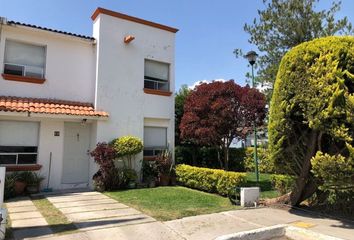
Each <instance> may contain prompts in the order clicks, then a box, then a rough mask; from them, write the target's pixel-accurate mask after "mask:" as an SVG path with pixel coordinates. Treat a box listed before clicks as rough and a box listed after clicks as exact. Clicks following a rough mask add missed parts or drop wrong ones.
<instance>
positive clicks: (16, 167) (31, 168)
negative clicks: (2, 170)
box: [4, 164, 42, 172]
mask: <svg viewBox="0 0 354 240" xmlns="http://www.w3.org/2000/svg"><path fill="white" fill-rule="evenodd" d="M4 167H6V172H19V171H38V170H39V169H41V168H42V165H40V164H28V165H7V166H6V165H5V166H4Z"/></svg>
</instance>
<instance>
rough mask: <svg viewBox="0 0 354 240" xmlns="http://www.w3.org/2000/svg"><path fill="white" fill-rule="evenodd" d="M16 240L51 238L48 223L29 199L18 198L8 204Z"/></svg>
mask: <svg viewBox="0 0 354 240" xmlns="http://www.w3.org/2000/svg"><path fill="white" fill-rule="evenodd" d="M6 208H7V210H8V214H9V217H10V220H11V226H12V231H13V236H14V238H15V239H24V238H31V237H38V236H48V235H49V236H50V235H51V234H52V231H51V230H50V228H49V227H48V223H47V221H46V220H45V219H44V217H43V216H42V214H41V213H40V212H39V211H38V209H37V208H36V207H35V206H34V204H33V203H32V201H31V200H30V199H29V198H28V197H24V198H16V199H14V200H12V201H9V202H7V203H6Z"/></svg>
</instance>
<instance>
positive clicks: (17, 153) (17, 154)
mask: <svg viewBox="0 0 354 240" xmlns="http://www.w3.org/2000/svg"><path fill="white" fill-rule="evenodd" d="M1 121H4V122H9V121H11V120H0V122H1ZM11 122H35V123H37V124H38V130H37V141H36V145H35V146H23V145H16V146H15V145H12V146H7V145H5V146H4V147H36V152H0V155H1V156H4V155H8V156H16V162H15V163H10V164H0V166H28V165H35V164H37V163H38V151H39V150H38V149H39V137H40V128H41V123H40V122H36V121H11ZM19 155H36V161H35V162H34V163H20V164H19V163H18V158H19Z"/></svg>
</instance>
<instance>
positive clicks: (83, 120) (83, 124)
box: [81, 118, 87, 126]
mask: <svg viewBox="0 0 354 240" xmlns="http://www.w3.org/2000/svg"><path fill="white" fill-rule="evenodd" d="M86 122H87V119H86V118H84V119H82V120H81V125H82V126H85V125H86Z"/></svg>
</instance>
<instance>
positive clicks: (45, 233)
mask: <svg viewBox="0 0 354 240" xmlns="http://www.w3.org/2000/svg"><path fill="white" fill-rule="evenodd" d="M46 198H47V199H48V200H49V201H50V202H51V203H52V204H53V205H54V206H55V207H56V208H58V209H59V210H60V211H61V212H62V213H63V214H64V215H65V216H66V217H67V218H68V219H69V220H70V221H72V222H73V224H75V226H76V227H77V228H78V231H79V232H77V233H73V234H64V235H53V234H52V232H51V230H50V228H49V227H50V226H48V224H47V222H46V221H45V219H44V218H43V216H42V215H41V214H40V213H39V211H38V210H37V208H36V207H35V206H34V205H33V203H32V201H31V200H30V199H29V198H22V199H16V200H15V201H12V202H8V203H7V204H6V205H7V208H8V209H9V212H10V219H11V221H12V227H13V235H14V237H15V239H33V238H36V237H40V239H52V240H54V239H58V240H59V239H63V240H64V239H75V240H83V239H100V240H103V239H137V240H140V239H141V240H145V239H161V240H172V239H183V238H181V237H180V236H178V234H176V233H175V232H174V231H172V230H171V229H170V228H169V227H167V226H165V225H164V224H162V223H161V222H158V221H156V220H155V219H154V218H152V217H150V216H147V215H145V214H142V213H141V212H140V211H138V210H135V209H133V208H131V207H128V206H127V205H124V204H122V203H119V202H118V201H116V200H114V199H111V198H109V197H107V196H105V195H103V194H101V193H99V192H78V193H60V194H55V195H54V194H53V195H47V196H46Z"/></svg>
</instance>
